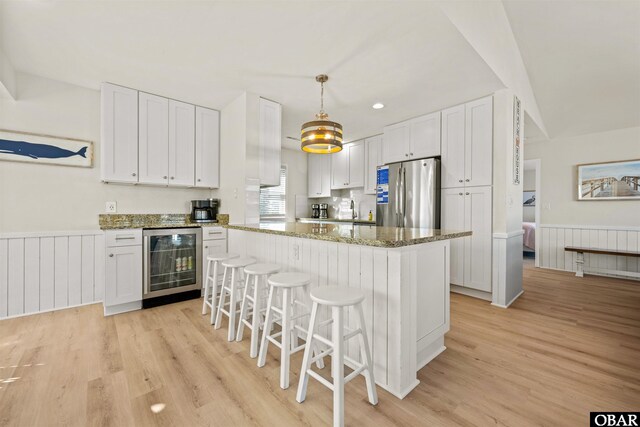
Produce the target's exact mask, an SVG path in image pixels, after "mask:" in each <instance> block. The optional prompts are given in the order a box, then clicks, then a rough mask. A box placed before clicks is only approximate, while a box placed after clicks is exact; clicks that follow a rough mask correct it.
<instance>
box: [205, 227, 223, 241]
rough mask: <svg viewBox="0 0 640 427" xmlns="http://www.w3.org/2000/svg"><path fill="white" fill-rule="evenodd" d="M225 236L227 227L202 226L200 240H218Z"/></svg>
mask: <svg viewBox="0 0 640 427" xmlns="http://www.w3.org/2000/svg"><path fill="white" fill-rule="evenodd" d="M226 238H227V229H226V228H222V227H202V240H220V239H226Z"/></svg>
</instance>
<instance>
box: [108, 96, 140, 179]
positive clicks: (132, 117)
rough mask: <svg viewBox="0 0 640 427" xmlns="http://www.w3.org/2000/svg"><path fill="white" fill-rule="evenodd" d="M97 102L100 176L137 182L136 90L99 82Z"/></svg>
mask: <svg viewBox="0 0 640 427" xmlns="http://www.w3.org/2000/svg"><path fill="white" fill-rule="evenodd" d="M101 104H102V105H101V116H102V117H101V119H102V120H101V129H100V131H101V132H100V133H101V138H100V175H101V179H102V180H103V181H111V182H128V183H135V182H138V91H137V90H133V89H128V88H125V87H120V86H116V85H112V84H110V83H103V84H102V91H101Z"/></svg>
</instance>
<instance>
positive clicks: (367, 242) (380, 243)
mask: <svg viewBox="0 0 640 427" xmlns="http://www.w3.org/2000/svg"><path fill="white" fill-rule="evenodd" d="M223 227H224V228H227V229H230V230H240V231H249V232H254V233H266V234H276V235H280V236H288V237H299V238H303V239H313V240H324V241H326V242H337V243H347V244H351V245H359V246H374V247H378V248H389V249H393V248H402V247H405V246H413V245H420V244H422V243H431V242H437V241H439V240H451V239H457V238H460V237H466V236H471V234H472V232H471V231H456V232H451V233H447V234H444V235H438V236H428V237H418V238H414V239H408V240H403V241H395V242H390V241H385V240H373V239H359V238H355V237H344V236H332V235H329V234H313V233H301V232H295V231H285V230H270V229H260V228H255V227H250V226H244V225H233V224H225V225H223Z"/></svg>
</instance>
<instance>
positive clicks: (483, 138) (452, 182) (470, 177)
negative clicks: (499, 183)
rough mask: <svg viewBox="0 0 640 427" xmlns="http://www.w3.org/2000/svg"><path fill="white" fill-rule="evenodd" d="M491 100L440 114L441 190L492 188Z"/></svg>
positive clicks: (472, 103)
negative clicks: (482, 186) (469, 187)
mask: <svg viewBox="0 0 640 427" xmlns="http://www.w3.org/2000/svg"><path fill="white" fill-rule="evenodd" d="M492 147H493V97H491V96H488V97H486V98H482V99H479V100H476V101H473V102H469V103H467V104H463V105H458V106H456V107H452V108H448V109H446V110H444V111H442V188H454V187H465V186H480V185H491V183H492V170H493V168H492V159H493V149H492Z"/></svg>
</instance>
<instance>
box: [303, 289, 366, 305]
mask: <svg viewBox="0 0 640 427" xmlns="http://www.w3.org/2000/svg"><path fill="white" fill-rule="evenodd" d="M310 294H311V299H312V300H313V301H314V302H317V303H318V304H322V305H329V306H335V307H345V306H348V305H356V304H359V303H361V302H362V301H364V292H362V291H361V290H359V289H354V288H347V287H346V286H325V287H320V288H314V289H312V290H311V292H310Z"/></svg>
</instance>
